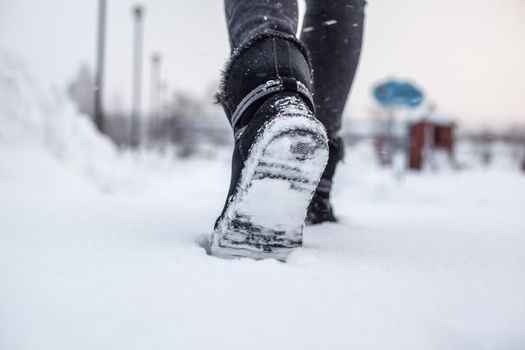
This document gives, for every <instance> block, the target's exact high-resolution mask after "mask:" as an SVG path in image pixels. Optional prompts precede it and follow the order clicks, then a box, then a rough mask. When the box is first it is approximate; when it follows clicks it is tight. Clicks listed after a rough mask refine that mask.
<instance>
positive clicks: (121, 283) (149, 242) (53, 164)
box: [0, 70, 525, 350]
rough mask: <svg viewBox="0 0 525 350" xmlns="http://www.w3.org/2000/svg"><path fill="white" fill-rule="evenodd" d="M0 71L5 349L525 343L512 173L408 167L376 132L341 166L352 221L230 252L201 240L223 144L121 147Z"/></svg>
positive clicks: (517, 189) (340, 208)
mask: <svg viewBox="0 0 525 350" xmlns="http://www.w3.org/2000/svg"><path fill="white" fill-rule="evenodd" d="M2 72H3V73H2V74H4V75H3V76H0V84H2V85H0V96H2V97H5V96H7V94H12V95H9V96H10V97H9V99H8V100H7V102H8V103H5V100H6V99H5V98H4V103H2V104H0V123H1V124H2V128H1V129H0V133H1V134H0V198H1V200H0V349H8V350H11V349H16V350H25V349H27V350H34V349H39V350H45V349H52V350H71V349H75V350H82V349H89V350H93V349H108V350H110V349H111V350H113V349H155V350H160V349H301V350H305V349H317V350H318V349H498V350H500V349H523V348H524V347H525V332H524V330H525V216H524V211H523V210H524V208H525V177H524V176H523V174H520V173H519V172H517V171H516V170H511V169H509V168H507V167H505V168H499V167H495V168H486V169H481V168H473V169H471V170H467V171H462V172H452V171H445V172H441V173H437V174H429V173H426V174H420V175H407V176H404V177H401V180H400V181H398V180H396V178H395V177H394V176H392V174H391V173H390V172H385V171H383V170H380V169H378V168H377V167H376V165H375V163H374V156H373V154H372V145H371V144H366V143H363V144H361V145H360V146H358V147H355V148H351V149H348V151H347V155H348V156H347V160H346V163H345V164H344V165H343V166H342V167H341V168H340V169H339V171H338V176H337V179H336V182H335V192H336V195H335V198H334V202H335V208H336V213H337V214H338V216H339V217H340V219H341V222H340V223H338V224H326V225H321V226H317V227H308V228H306V230H305V235H304V240H305V247H304V248H302V249H299V250H298V251H296V252H295V253H293V254H292V255H291V256H290V257H289V259H288V262H287V263H286V264H283V263H279V262H276V261H258V262H256V261H251V260H234V261H226V260H221V259H217V258H213V257H210V256H208V255H206V252H205V249H204V248H203V247H202V245H203V244H204V243H203V242H204V241H205V240H206V238H207V237H208V236H209V233H210V231H211V228H212V225H213V222H214V220H215V218H216V215H218V213H219V210H220V209H221V208H222V205H223V203H224V197H225V195H226V191H227V185H228V181H229V157H230V155H229V154H228V153H227V152H224V154H221V155H220V156H219V157H217V158H215V159H214V160H204V159H194V160H189V161H182V160H178V159H174V160H173V159H171V158H169V157H167V156H165V157H161V156H156V155H147V154H142V155H137V156H134V157H130V156H122V155H119V154H118V153H117V152H116V151H115V150H114V149H113V148H112V146H111V144H109V143H107V141H104V140H103V139H100V138H99V137H98V136H97V135H96V133H95V132H94V130H93V128H92V126H91V124H89V123H88V122H87V121H85V120H84V119H82V118H83V117H80V116H75V115H74V113H73V112H72V109H69V107H67V103H66V104H65V105H61V104H59V103H55V102H50V101H55V100H54V99H53V98H51V97H46V96H44V95H40V94H39V93H38V92H35V91H33V89H32V86H31V84H30V83H28V82H27V81H26V80H25V78H23V77H20V76H16V77H13V78H12V80H11V83H10V84H17V86H18V89H19V90H17V91H19V92H21V93H20V94H18V95H17V94H15V91H14V90H9V89H10V87H9V86H10V85H6V83H5V82H6V81H8V79H6V78H5V77H6V74H8V73H9V72H12V70H5V71H2ZM6 72H7V73H6ZM9 74H11V76H13V75H12V73H9ZM20 96H22V97H20ZM40 98H42V99H43V100H45V101H47V102H46V103H49V105H50V106H51V107H52V109H51V110H54V111H55V112H53V111H51V112H50V109H46V108H41V104H39V103H38V102H36V101H37V100H39V99H40ZM6 106H9V108H7V107H6ZM59 106H62V107H59ZM22 125H24V126H22ZM8 130H9V131H8ZM59 141H60V142H59Z"/></svg>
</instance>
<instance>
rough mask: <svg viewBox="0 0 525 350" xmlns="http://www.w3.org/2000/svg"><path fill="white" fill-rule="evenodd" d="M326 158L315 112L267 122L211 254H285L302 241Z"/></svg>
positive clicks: (281, 256) (264, 256)
mask: <svg viewBox="0 0 525 350" xmlns="http://www.w3.org/2000/svg"><path fill="white" fill-rule="evenodd" d="M327 160H328V145H327V140H326V132H325V131H324V127H323V126H322V125H321V123H320V122H319V121H318V120H316V119H315V118H313V117H312V116H310V115H304V114H293V115H289V116H279V117H276V118H275V119H273V120H271V121H269V122H267V123H266V124H265V125H264V126H263V128H262V131H261V132H260V133H259V135H258V136H257V138H256V140H255V142H254V143H253V145H252V147H251V149H250V152H249V156H248V158H247V160H246V163H245V164H246V165H245V168H244V169H243V171H242V174H241V178H240V181H239V183H238V185H237V188H236V191H235V193H234V195H233V196H232V199H231V201H230V202H229V204H228V206H227V208H226V211H225V214H224V215H223V217H222V218H221V220H220V221H219V224H218V225H217V228H216V230H215V231H214V232H213V234H212V239H211V245H210V252H211V254H212V255H214V256H218V257H222V258H237V257H248V258H253V259H267V258H272V259H277V260H281V261H284V260H286V258H287V256H288V255H289V254H290V253H291V252H292V251H293V249H294V248H297V247H300V246H301V245H302V231H303V227H304V220H305V217H306V210H307V207H308V205H309V203H310V201H311V199H312V195H313V193H314V191H315V189H316V188H317V184H318V183H319V179H320V177H321V174H322V172H323V170H324V167H325V166H326V162H327Z"/></svg>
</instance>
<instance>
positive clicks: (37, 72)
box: [0, 0, 525, 166]
mask: <svg viewBox="0 0 525 350" xmlns="http://www.w3.org/2000/svg"><path fill="white" fill-rule="evenodd" d="M0 6H1V7H0V44H1V45H2V50H4V51H6V52H9V53H10V54H13V55H16V57H17V59H19V60H20V61H21V62H24V65H25V67H26V68H27V70H28V72H30V74H31V75H32V76H33V77H34V78H35V79H36V80H37V81H39V82H40V83H42V84H44V85H47V86H50V87H52V88H53V89H54V90H55V91H59V92H60V93H64V95H65V96H66V97H67V98H69V99H70V100H71V101H72V103H73V104H74V105H75V107H76V109H77V110H78V112H80V113H81V114H83V115H86V116H89V117H90V118H91V119H92V120H94V121H95V120H96V115H98V117H99V118H101V120H100V123H103V128H102V129H101V130H102V132H103V133H104V134H106V135H107V136H109V137H110V138H111V139H112V140H113V141H114V142H115V143H116V144H117V145H119V146H122V147H127V146H138V145H140V146H141V147H146V146H147V147H151V146H162V147H163V146H166V145H167V144H175V145H178V146H180V150H181V152H182V153H185V154H189V153H191V152H193V151H194V150H195V148H196V145H197V144H203V143H213V144H224V143H228V142H230V139H231V137H230V133H229V129H228V128H229V127H228V125H227V122H226V120H225V118H224V117H221V115H222V111H221V110H220V107H219V106H218V105H216V104H214V103H213V95H214V93H215V91H216V90H217V82H218V79H219V72H220V70H221V68H222V67H223V64H224V62H225V60H226V58H227V57H228V54H229V47H228V40H227V33H226V26H225V23H224V18H223V8H222V2H221V1H216V0H205V1H204V0H203V1H198V2H182V1H168V0H151V1H148V2H145V3H142V4H141V3H138V2H136V1H125V0H118V1H78V2H72V1H66V0H51V1H47V2H45V3H44V2H41V1H36V0H20V1H8V0H3V1H2V2H1V4H0ZM300 8H301V11H304V8H305V6H304V3H302V2H300ZM366 12H367V18H366V27H365V38H364V47H363V52H362V57H361V61H360V66H359V68H358V74H357V77H356V80H355V83H354V85H353V88H352V92H351V95H350V98H349V100H348V104H347V107H346V109H345V123H344V131H343V134H344V136H345V138H347V139H348V141H350V142H349V143H352V142H353V141H356V140H360V139H363V138H368V139H369V138H373V139H375V140H376V144H377V145H378V147H379V148H378V149H383V148H385V147H393V144H392V142H394V141H395V142H396V144H399V147H402V144H406V143H407V142H408V143H410V142H411V141H410V136H409V135H408V133H409V131H407V124H414V123H415V120H416V119H418V120H424V119H425V118H430V119H433V117H432V116H430V115H432V114H436V115H438V114H439V115H440V116H441V117H443V118H442V119H443V120H442V123H448V124H453V125H454V127H453V129H454V130H453V133H454V135H453V138H454V139H457V140H456V141H460V140H465V139H469V140H471V141H473V142H477V143H480V146H479V148H478V150H479V151H480V152H481V153H483V152H490V151H489V150H488V149H489V148H491V146H489V144H495V143H496V142H498V141H501V142H505V143H515V144H516V143H519V144H521V146H522V147H523V143H524V137H525V136H524V135H525V116H524V113H525V112H524V109H525V108H524V107H523V102H522V99H523V98H522V91H521V89H520V86H521V84H522V82H523V80H524V79H525V65H523V63H522V62H524V61H525V49H524V48H523V45H522V44H521V39H522V38H523V36H524V35H525V23H524V22H523V16H524V15H525V3H524V2H523V1H520V0H503V1H498V2H494V1H489V0H481V1H479V0H463V1H461V3H457V2H456V1H454V0H443V1H439V2H438V1H433V0H425V1H420V0H400V1H396V2H395V3H394V2H391V1H386V0H384V1H372V2H370V3H369V4H368V6H367V9H366ZM388 81H402V82H405V81H407V82H409V83H410V84H411V85H413V86H414V87H416V88H417V89H418V90H419V91H421V93H422V94H423V95H424V100H423V101H422V103H421V104H420V105H418V106H417V108H408V107H407V108H404V107H405V106H404V105H402V104H401V105H393V106H390V107H393V108H387V107H385V106H384V105H382V104H381V103H380V101H378V100H377V99H375V98H374V95H373V89H374V88H376V87H377V86H378V85H380V84H382V83H385V82H388ZM95 100H97V101H99V102H97V103H95ZM411 107H414V106H411ZM97 108H98V110H97ZM409 114H410V115H409ZM429 116H430V117H429ZM434 119H435V118H434ZM445 119H446V121H445ZM101 125H102V124H101ZM136 138H138V140H136ZM389 138H395V140H394V141H392V140H390V141H392V142H386V141H385V139H389ZM424 142H426V143H428V142H430V141H428V140H427V141H424ZM432 142H434V141H432ZM434 143H435V142H434ZM383 144H387V145H386V146H383ZM405 146H406V145H405ZM427 146H428V147H431V146H429V145H427ZM399 147H398V148H399ZM428 147H427V148H428ZM405 148H406V147H405ZM449 148H453V146H452V145H449ZM383 151H384V152H390V150H387V149H384V150H383ZM405 151H406V150H405ZM451 152H452V150H451ZM516 152H517V151H516ZM482 157H484V159H485V160H486V159H488V158H490V156H488V155H486V154H484V155H483V156H482ZM516 157H518V156H516ZM519 161H520V160H519V159H516V162H519ZM519 165H521V164H519ZM517 166H518V165H517Z"/></svg>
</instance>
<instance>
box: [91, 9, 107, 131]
mask: <svg viewBox="0 0 525 350" xmlns="http://www.w3.org/2000/svg"><path fill="white" fill-rule="evenodd" d="M97 32H98V35H97V57H96V72H95V86H94V95H95V96H94V104H95V106H94V112H95V125H96V127H97V129H98V130H99V131H100V132H101V133H104V128H105V126H104V108H103V101H102V99H103V97H104V96H103V95H104V56H105V48H106V0H99V4H98V27H97Z"/></svg>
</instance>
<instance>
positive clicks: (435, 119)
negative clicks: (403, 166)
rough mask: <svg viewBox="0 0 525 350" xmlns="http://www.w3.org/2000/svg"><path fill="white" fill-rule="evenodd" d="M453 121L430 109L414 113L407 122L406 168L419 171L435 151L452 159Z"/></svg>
mask: <svg viewBox="0 0 525 350" xmlns="http://www.w3.org/2000/svg"><path fill="white" fill-rule="evenodd" d="M454 131H455V123H454V121H453V120H452V119H451V118H449V117H448V116H445V115H443V114H439V113H436V112H435V111H433V110H432V109H427V108H425V109H421V110H419V111H416V112H415V113H414V114H412V115H411V116H410V117H409V120H408V149H407V152H408V154H407V156H408V168H409V169H412V170H421V169H422V168H423V166H424V165H425V163H427V162H430V161H431V159H430V158H431V157H432V155H433V153H434V152H435V151H436V150H442V151H445V152H446V153H447V155H448V156H449V159H450V160H451V161H452V160H453V158H454Z"/></svg>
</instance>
